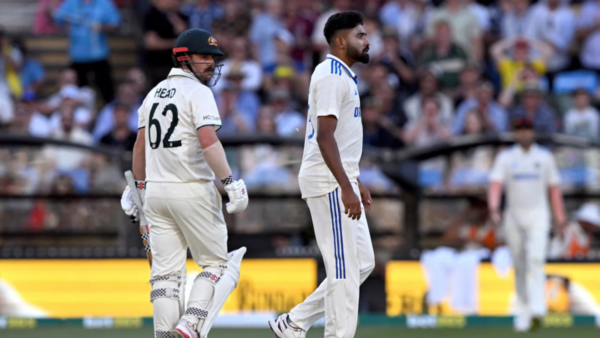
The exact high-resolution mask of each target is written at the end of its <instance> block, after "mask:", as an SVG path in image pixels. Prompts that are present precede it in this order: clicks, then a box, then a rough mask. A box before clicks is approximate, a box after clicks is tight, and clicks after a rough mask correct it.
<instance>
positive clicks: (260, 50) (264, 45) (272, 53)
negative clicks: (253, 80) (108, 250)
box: [250, 0, 293, 72]
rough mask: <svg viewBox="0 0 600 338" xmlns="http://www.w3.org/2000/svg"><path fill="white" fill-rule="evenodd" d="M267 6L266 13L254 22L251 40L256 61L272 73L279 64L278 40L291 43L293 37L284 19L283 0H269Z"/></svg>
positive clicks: (251, 29)
mask: <svg viewBox="0 0 600 338" xmlns="http://www.w3.org/2000/svg"><path fill="white" fill-rule="evenodd" d="M265 4H266V5H265V6H266V8H265V12H264V13H262V14H260V15H259V16H258V17H256V18H255V19H254V21H253V22H252V27H251V28H250V39H251V41H252V43H253V44H254V59H256V60H258V61H259V62H260V64H261V65H262V66H263V69H264V70H265V71H268V72H272V71H273V70H274V69H275V64H276V63H277V50H276V46H275V44H276V41H275V40H276V38H278V37H279V38H282V39H284V40H285V41H290V42H291V41H293V37H292V34H291V33H290V32H288V31H287V29H286V28H285V23H284V22H283V19H282V9H283V7H282V5H281V0H267V1H266V2H265Z"/></svg>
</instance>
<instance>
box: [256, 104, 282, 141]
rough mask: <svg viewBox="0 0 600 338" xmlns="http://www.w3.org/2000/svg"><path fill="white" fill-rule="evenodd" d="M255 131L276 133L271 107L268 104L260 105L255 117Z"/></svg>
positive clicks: (262, 133) (261, 133)
mask: <svg viewBox="0 0 600 338" xmlns="http://www.w3.org/2000/svg"><path fill="white" fill-rule="evenodd" d="M256 132H257V133H258V134H260V135H277V126H276V125H275V112H274V111H273V107H271V106H269V105H263V106H261V107H260V111H259V113H258V117H257V118H256Z"/></svg>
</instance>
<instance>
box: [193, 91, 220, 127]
mask: <svg viewBox="0 0 600 338" xmlns="http://www.w3.org/2000/svg"><path fill="white" fill-rule="evenodd" d="M191 97H192V98H193V99H192V100H190V105H191V107H190V108H191V111H192V120H193V121H194V126H195V127H196V130H198V129H200V128H202V127H205V126H214V127H215V130H219V129H220V128H221V116H220V115H219V109H218V108H217V102H216V101H215V97H214V95H213V93H212V92H211V91H210V89H208V88H206V87H200V88H199V89H198V90H196V91H195V92H194V93H193V94H192V95H191Z"/></svg>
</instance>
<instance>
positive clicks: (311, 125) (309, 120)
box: [308, 108, 315, 140]
mask: <svg viewBox="0 0 600 338" xmlns="http://www.w3.org/2000/svg"><path fill="white" fill-rule="evenodd" d="M309 109H310V108H309ZM308 124H310V127H311V128H312V132H311V133H310V135H308V139H309V140H310V139H311V138H313V137H315V126H313V123H312V116H310V115H309V116H308Z"/></svg>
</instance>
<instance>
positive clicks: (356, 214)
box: [342, 185, 362, 220]
mask: <svg viewBox="0 0 600 338" xmlns="http://www.w3.org/2000/svg"><path fill="white" fill-rule="evenodd" d="M342 204H344V213H345V214H346V215H348V217H349V218H352V219H353V220H359V219H360V215H361V214H362V210H361V207H360V200H359V199H358V196H356V193H355V192H354V189H352V185H350V186H349V187H348V188H342Z"/></svg>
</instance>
